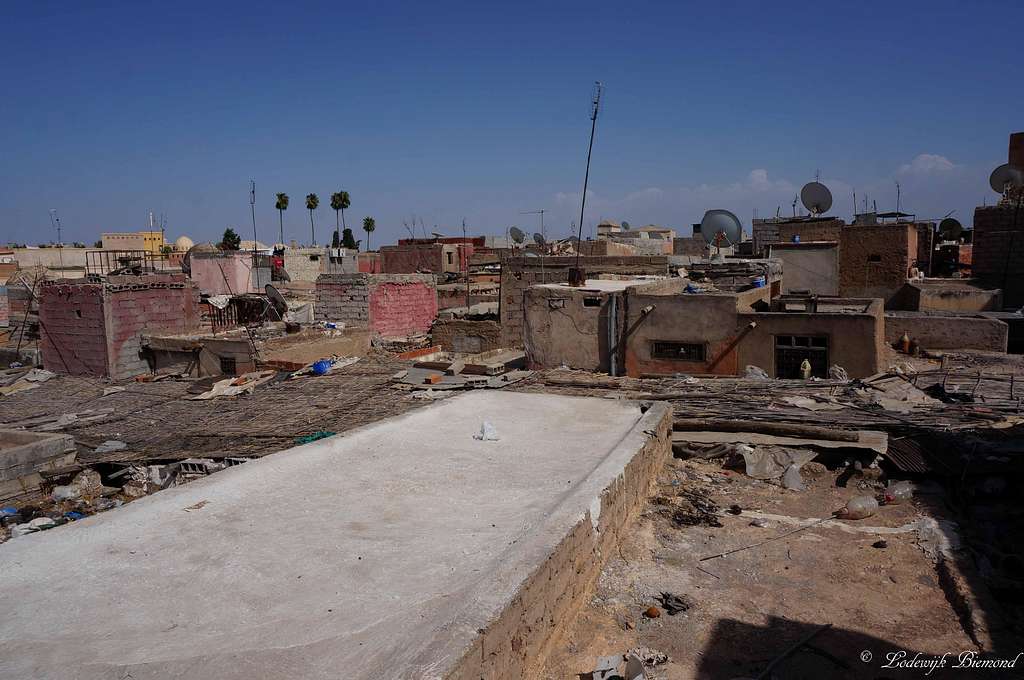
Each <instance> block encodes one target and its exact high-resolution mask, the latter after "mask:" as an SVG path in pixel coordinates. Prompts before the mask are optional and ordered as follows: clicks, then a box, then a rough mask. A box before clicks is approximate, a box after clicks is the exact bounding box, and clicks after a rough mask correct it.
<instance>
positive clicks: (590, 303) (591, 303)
mask: <svg viewBox="0 0 1024 680" xmlns="http://www.w3.org/2000/svg"><path fill="white" fill-rule="evenodd" d="M583 306H584V307H600V306H601V298H599V297H585V298H583Z"/></svg>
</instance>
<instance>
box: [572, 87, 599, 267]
mask: <svg viewBox="0 0 1024 680" xmlns="http://www.w3.org/2000/svg"><path fill="white" fill-rule="evenodd" d="M603 90H604V86H603V85H602V84H601V81H600V80H597V81H594V97H593V99H592V100H591V107H590V146H588V147H587V171H586V173H584V175H583V196H582V197H581V198H580V224H579V234H578V235H577V236H576V239H577V241H576V242H577V243H580V242H581V241H582V240H583V213H584V210H585V208H586V207H587V183H588V182H589V181H590V157H591V154H593V152H594V132H596V131H597V114H598V111H600V110H601V92H602V91H603ZM580 250H581V249H580V248H579V247H577V248H576V266H575V267H574V268H573V269H572V270H571V271H570V272H569V285H572V286H582V285H583V284H584V282H585V281H586V278H587V277H586V275H585V274H584V273H583V272H582V271H581V270H580Z"/></svg>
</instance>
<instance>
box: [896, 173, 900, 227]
mask: <svg viewBox="0 0 1024 680" xmlns="http://www.w3.org/2000/svg"><path fill="white" fill-rule="evenodd" d="M899 212H900V183H899V182H896V220H897V221H899V219H900V215H899Z"/></svg>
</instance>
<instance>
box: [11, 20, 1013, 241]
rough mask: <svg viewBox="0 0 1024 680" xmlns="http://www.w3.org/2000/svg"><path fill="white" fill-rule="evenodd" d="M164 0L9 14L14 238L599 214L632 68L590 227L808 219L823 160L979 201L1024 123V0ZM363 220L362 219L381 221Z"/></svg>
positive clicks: (212, 234) (871, 192)
mask: <svg viewBox="0 0 1024 680" xmlns="http://www.w3.org/2000/svg"><path fill="white" fill-rule="evenodd" d="M723 5H724V3H708V2H702V3H695V4H692V3H683V2H665V3H646V2H631V3H623V2H617V3H609V4H608V5H607V6H605V5H603V4H602V3H560V2H546V3H529V2H517V3H506V4H497V3H481V2H465V3H453V2H439V3H424V2H407V3H405V2H403V3H387V2H381V3H338V2H324V3H282V2H274V3H269V2H268V3H264V2H258V1H255V2H246V3H231V2H218V3H214V2H208V3H202V4H200V3H196V4H192V3H187V2H175V3H166V2H165V3H147V2H94V3H89V2H79V3H66V2H45V1H37V2H30V3H13V4H11V5H9V6H8V7H7V11H6V13H5V22H4V35H3V40H0V77H2V78H3V82H4V94H3V96H2V97H0V130H2V138H0V139H2V140H3V144H2V149H0V196H2V200H0V241H6V240H17V241H29V242H38V241H46V240H51V239H54V238H55V234H51V229H50V220H49V216H48V209H50V208H56V209H58V211H59V213H60V215H61V217H62V221H63V224H64V227H65V240H66V241H70V240H74V239H79V240H89V241H92V240H94V239H95V238H96V237H97V234H98V233H99V232H101V231H117V230H129V229H138V228H141V227H143V226H144V225H145V220H146V215H147V214H148V212H149V211H150V210H152V211H154V212H156V213H157V214H160V213H165V214H166V215H167V221H168V234H169V236H170V237H171V238H174V237H176V236H178V235H180V234H183V233H185V234H188V235H190V236H192V237H193V238H195V239H196V240H199V239H209V238H216V237H218V236H219V235H220V233H221V232H223V230H224V228H225V227H226V226H235V227H236V228H240V230H241V232H242V233H243V235H246V236H247V235H248V234H250V233H251V223H250V216H249V205H248V181H249V179H250V178H253V179H255V180H256V183H257V192H258V195H257V223H258V227H259V233H260V238H261V240H266V241H270V240H275V239H274V236H275V235H276V233H277V213H276V211H274V210H273V201H274V198H273V193H274V192H277V191H284V192H287V193H288V194H289V195H290V196H291V199H292V207H291V209H289V210H288V212H287V213H286V216H285V235H286V237H287V238H298V239H306V240H308V238H309V215H308V213H307V212H306V211H305V210H304V209H303V207H302V203H303V197H304V196H305V194H307V193H309V192H311V191H313V192H316V193H317V194H319V196H320V199H321V209H320V210H319V211H318V213H317V216H316V219H317V236H318V239H319V240H320V241H321V242H322V241H323V240H324V239H325V238H329V234H330V231H331V230H332V229H333V224H334V215H333V214H332V212H331V211H330V210H329V209H328V208H327V203H328V199H329V195H330V193H331V192H332V191H336V190H338V189H346V190H348V191H349V192H350V194H351V195H352V209H351V211H350V212H349V213H348V215H347V217H348V218H349V220H350V226H352V224H354V223H357V222H358V221H360V220H361V218H362V217H363V216H365V215H372V216H374V217H375V218H376V220H377V225H378V228H377V232H375V234H374V236H373V241H374V243H375V244H379V243H384V242H389V241H393V240H394V239H396V238H398V237H400V236H402V235H403V234H404V229H403V227H402V222H403V220H404V221H407V222H408V221H410V220H411V218H412V215H414V214H415V215H417V216H418V217H419V218H422V220H423V221H424V222H425V223H426V225H427V229H428V230H433V228H434V225H435V224H437V225H439V229H440V231H442V232H446V233H454V232H456V231H460V230H461V229H460V228H459V227H457V225H458V224H459V223H460V222H461V220H462V219H463V218H465V219H466V221H467V224H468V229H469V230H470V231H471V232H474V233H494V234H497V233H503V232H504V230H505V229H506V228H507V227H508V226H510V225H513V224H515V225H519V226H523V227H526V228H527V229H530V230H532V229H536V225H537V218H536V217H535V216H530V215H521V214H519V213H520V211H523V210H534V209H539V208H545V209H547V210H548V213H547V214H546V222H547V225H548V232H549V234H552V235H555V236H562V235H566V234H567V233H568V230H569V225H570V222H571V221H573V220H576V219H578V214H579V197H580V192H581V188H582V180H583V170H584V162H585V155H586V145H587V138H588V134H589V120H588V107H589V101H588V100H589V96H590V92H591V88H592V82H593V81H594V80H602V81H603V82H604V83H605V85H606V88H607V89H606V97H605V107H604V109H603V111H602V113H601V116H600V118H599V120H598V129H597V140H596V143H595V148H594V160H593V165H592V171H591V183H590V193H589V194H588V205H587V220H586V223H587V224H586V227H587V229H586V230H587V231H589V230H590V229H591V227H592V225H593V224H594V223H595V222H596V221H597V220H598V219H600V218H602V217H606V218H612V219H617V220H621V219H626V220H629V221H630V222H632V223H634V224H641V223H648V222H655V223H662V224H667V225H670V226H676V227H680V228H685V227H686V226H687V225H689V224H691V223H693V222H696V221H699V220H700V217H701V215H703V213H704V211H705V210H707V209H710V208H727V209H730V210H733V211H734V212H736V213H737V214H738V215H739V216H740V217H741V219H742V220H743V221H744V223H747V224H749V221H750V218H751V216H752V213H753V211H754V210H755V209H756V210H758V211H759V214H760V215H762V216H763V215H768V214H772V213H774V212H775V211H776V209H777V207H778V206H781V207H782V211H783V212H786V211H789V210H790V208H789V204H790V203H791V201H792V196H793V194H794V193H795V191H797V190H799V187H800V186H801V185H802V184H803V183H804V182H806V181H809V180H811V179H813V178H814V175H815V172H816V171H820V173H821V177H822V180H823V181H824V182H826V183H827V184H828V185H829V186H830V187H831V188H832V189H833V193H834V194H835V208H834V209H833V213H835V214H838V215H841V216H845V217H848V216H849V214H850V213H851V212H852V203H853V199H852V191H853V190H854V189H856V191H857V194H858V196H859V197H862V196H863V195H864V194H867V195H868V197H869V200H876V201H877V203H878V207H879V209H892V208H894V207H895V193H896V188H895V182H896V181H900V182H901V184H902V186H903V190H902V193H903V207H904V208H905V209H909V210H911V211H915V212H916V213H918V214H919V215H921V216H925V217H936V216H942V215H944V214H945V213H947V212H949V211H950V210H954V209H955V210H956V211H957V212H956V216H957V217H959V218H960V219H961V220H962V221H963V222H964V223H965V224H970V220H971V213H972V211H973V208H974V206H975V205H979V204H980V203H981V202H982V201H983V200H988V201H990V202H991V201H992V199H993V198H994V194H992V193H991V191H990V190H989V189H988V188H987V185H988V183H987V178H988V174H989V172H990V171H991V169H992V168H993V167H995V165H997V164H999V163H1003V162H1005V161H1006V146H1007V140H1008V135H1009V133H1010V132H1012V131H1016V130H1021V129H1024V117H1022V116H1021V115H1020V113H1021V111H1022V110H1024V87H1021V86H1020V82H1019V81H1015V78H1018V77H1019V74H1018V73H1017V71H1018V70H1019V69H1018V65H1019V64H1020V50H1019V47H1020V33H1019V30H1020V26H1021V25H1024V3H1012V2H1011V3H1006V2H1002V3H997V2H988V1H984V0H982V1H978V2H971V3H967V2H957V3H953V2H942V1H932V2H927V3H919V2H906V3H881V2H878V3H873V2H868V3H845V2H844V3H830V2H819V3H818V4H817V5H814V6H811V5H809V4H808V3H806V2H794V3H789V2H775V3H752V2H751V3H747V2H737V3H730V4H729V5H728V6H723ZM358 235H361V234H357V236H358Z"/></svg>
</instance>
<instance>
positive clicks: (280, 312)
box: [263, 283, 288, 319]
mask: <svg viewBox="0 0 1024 680" xmlns="http://www.w3.org/2000/svg"><path fill="white" fill-rule="evenodd" d="M263 290H264V291H266V293H267V297H268V298H270V304H271V305H273V306H274V311H276V312H277V318H278V319H284V315H285V314H287V313H288V303H287V302H285V300H284V297H282V296H281V293H280V292H279V291H278V290H277V288H274V287H273V286H272V285H270V284H269V283H268V284H267V285H265V286H263Z"/></svg>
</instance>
